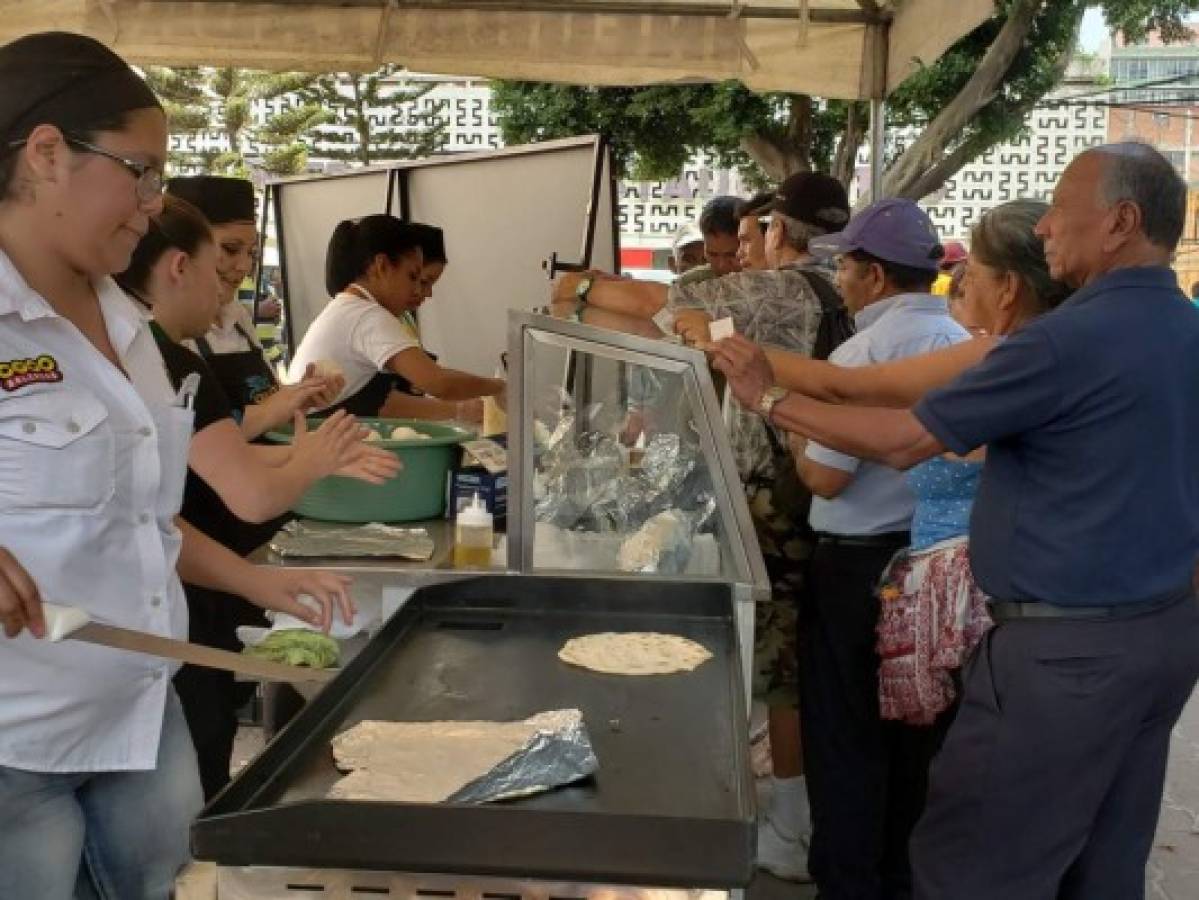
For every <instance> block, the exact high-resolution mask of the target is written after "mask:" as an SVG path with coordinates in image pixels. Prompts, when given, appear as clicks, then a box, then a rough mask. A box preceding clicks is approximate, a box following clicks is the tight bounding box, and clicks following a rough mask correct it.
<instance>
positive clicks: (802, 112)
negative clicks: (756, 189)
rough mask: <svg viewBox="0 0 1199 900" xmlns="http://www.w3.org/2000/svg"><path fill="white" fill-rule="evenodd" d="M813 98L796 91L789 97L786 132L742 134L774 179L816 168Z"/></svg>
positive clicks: (745, 147)
mask: <svg viewBox="0 0 1199 900" xmlns="http://www.w3.org/2000/svg"><path fill="white" fill-rule="evenodd" d="M812 113H813V107H812V98H811V97H809V96H808V95H807V94H794V95H792V96H791V97H790V98H789V104H788V109H787V126H786V128H785V129H784V130H783V132H782V134H771V133H769V132H767V131H756V132H754V133H752V134H747V135H745V136H744V137H743V138H741V149H742V150H744V151H745V152H746V153H747V154H748V155H749V157H750V158H751V159H752V160H753V161H754V162H756V163H757V164H758V165H759V166H760V167H761V168H762V171H763V172H765V173H766V175H767V176H768V177H769V178H770V179H771V180H773V181H776V182H777V181H782V180H783V179H784V178H786V177H787V176H788V175H794V174H795V173H796V172H806V171H808V170H810V169H811V168H812V159H811V156H810V155H809V154H810V152H811V147H812Z"/></svg>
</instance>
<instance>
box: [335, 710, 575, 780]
mask: <svg viewBox="0 0 1199 900" xmlns="http://www.w3.org/2000/svg"><path fill="white" fill-rule="evenodd" d="M333 758H334V762H335V763H336V765H337V767H338V769H340V770H341V771H343V772H348V773H349V774H347V775H346V776H345V777H344V778H342V779H341V780H340V781H338V782H336V783H335V784H334V785H333V787H332V788H331V789H330V791H329V795H328V796H329V798H330V799H334V800H366V801H392V802H408V803H442V802H446V803H487V802H492V801H496V800H509V799H512V798H514V797H523V796H526V795H529V794H535V793H540V792H543V791H548V790H552V789H553V788H556V787H560V786H562V785H566V784H571V783H572V782H575V781H579V780H582V779H584V778H587V777H589V776H591V775H593V774H594V773H595V772H596V771H597V769H598V768H599V761H598V760H597V759H596V756H595V751H594V750H593V749H592V747H591V739H590V736H589V735H588V733H587V727H586V725H585V724H584V722H583V714H582V712H581V711H580V710H578V709H560V710H552V711H550V712H543V713H539V714H538V715H535V716H532V717H531V718H528V719H525V720H523V721H519V722H382V721H373V720H372V721H363V722H359V723H358V724H357V725H355V726H354V727H352V728H350V729H349V730H347V731H344V732H342V733H341V734H339V735H337V736H336V737H335V738H334V739H333Z"/></svg>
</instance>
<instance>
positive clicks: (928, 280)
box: [846, 250, 940, 293]
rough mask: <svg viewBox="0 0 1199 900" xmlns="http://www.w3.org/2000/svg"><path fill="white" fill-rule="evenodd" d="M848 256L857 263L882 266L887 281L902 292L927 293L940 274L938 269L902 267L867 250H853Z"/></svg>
mask: <svg viewBox="0 0 1199 900" xmlns="http://www.w3.org/2000/svg"><path fill="white" fill-rule="evenodd" d="M846 255H847V256H848V257H849V258H850V259H852V260H855V261H856V262H860V263H866V264H867V265H878V266H881V267H882V270H883V275H884V276H886V279H887V280H888V281H889V282H891V284H893V285H895V287H897V288H899V289H900V290H901V291H910V292H912V293H926V292H927V291H928V290H929V288H931V287H932V286H933V282H934V281H936V280H937V276H938V275H939V274H940V272H938V271H937V270H936V269H917V268H914V267H913V266H901V265H900V264H899V263H893V262H889V261H888V260H885V259H879V258H878V257H877V256H873V255H871V254H869V253H867V252H866V251H865V250H851V251H849V253H848V254H846Z"/></svg>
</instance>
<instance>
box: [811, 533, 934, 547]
mask: <svg viewBox="0 0 1199 900" xmlns="http://www.w3.org/2000/svg"><path fill="white" fill-rule="evenodd" d="M816 539H817V541H819V542H820V543H821V544H825V545H827V546H831V547H906V546H907V545H908V544H910V543H911V542H912V538H911V534H910V533H909V532H906V531H884V532H883V533H882V534H831V533H830V532H827V531H818V532H816Z"/></svg>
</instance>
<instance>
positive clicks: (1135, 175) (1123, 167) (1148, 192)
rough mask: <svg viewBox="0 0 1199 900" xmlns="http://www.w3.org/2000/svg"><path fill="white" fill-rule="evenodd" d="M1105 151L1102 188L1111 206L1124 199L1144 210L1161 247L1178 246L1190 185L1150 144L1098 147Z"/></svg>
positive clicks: (1146, 223) (1151, 233)
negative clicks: (1188, 185) (1188, 186)
mask: <svg viewBox="0 0 1199 900" xmlns="http://www.w3.org/2000/svg"><path fill="white" fill-rule="evenodd" d="M1094 152H1096V153H1099V154H1102V157H1103V160H1104V166H1103V175H1102V176H1101V177H1100V180H1099V191H1100V194H1101V195H1102V197H1103V200H1104V202H1105V203H1107V204H1108V206H1114V205H1115V204H1117V203H1119V202H1121V201H1128V202H1130V203H1135V204H1136V205H1137V207H1138V208H1139V209H1140V210H1141V227H1142V228H1143V230H1144V232H1145V236H1146V237H1148V238H1149V240H1150V241H1152V242H1153V243H1154V244H1157V246H1159V247H1165V248H1166V249H1167V250H1174V249H1175V248H1177V247H1178V242H1179V241H1180V240H1181V239H1182V229H1183V223H1184V222H1185V220H1186V205H1187V185H1186V182H1185V181H1183V179H1182V176H1181V175H1179V174H1178V170H1177V169H1175V168H1174V166H1173V165H1172V164H1171V163H1170V161H1169V160H1168V159H1166V158H1165V157H1164V156H1162V154H1161V153H1159V152H1158V151H1157V150H1155V149H1154V148H1153V147H1151V146H1149V145H1148V144H1145V143H1142V142H1140V141H1121V142H1120V143H1118V144H1105V145H1103V146H1102V147H1096V148H1095V150H1094Z"/></svg>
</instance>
